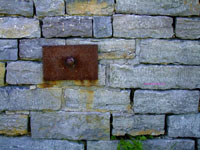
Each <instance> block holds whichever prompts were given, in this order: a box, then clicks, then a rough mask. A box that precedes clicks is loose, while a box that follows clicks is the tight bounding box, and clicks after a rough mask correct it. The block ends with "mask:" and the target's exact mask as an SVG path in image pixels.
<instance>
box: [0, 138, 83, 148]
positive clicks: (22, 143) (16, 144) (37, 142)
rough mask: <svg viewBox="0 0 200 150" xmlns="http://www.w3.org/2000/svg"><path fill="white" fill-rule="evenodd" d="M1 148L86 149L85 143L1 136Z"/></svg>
mask: <svg viewBox="0 0 200 150" xmlns="http://www.w3.org/2000/svg"><path fill="white" fill-rule="evenodd" d="M0 145H1V148H0V149H1V150H84V144H83V143H76V142H72V141H67V140H41V139H32V138H30V137H3V136H1V137H0Z"/></svg>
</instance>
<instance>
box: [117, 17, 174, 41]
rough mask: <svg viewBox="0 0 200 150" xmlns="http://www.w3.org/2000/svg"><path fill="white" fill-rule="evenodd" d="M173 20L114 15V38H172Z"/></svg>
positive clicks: (168, 18)
mask: <svg viewBox="0 0 200 150" xmlns="http://www.w3.org/2000/svg"><path fill="white" fill-rule="evenodd" d="M172 23H173V19H172V18H170V17H165V16H137V15H114V16H113V33H114V35H113V36H114V37H125V38H171V37H172V36H173V28H172Z"/></svg>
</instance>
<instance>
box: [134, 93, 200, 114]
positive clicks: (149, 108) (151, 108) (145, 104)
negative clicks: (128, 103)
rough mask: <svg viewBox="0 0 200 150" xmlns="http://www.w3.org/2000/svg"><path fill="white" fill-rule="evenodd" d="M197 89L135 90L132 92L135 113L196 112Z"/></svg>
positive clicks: (197, 103) (197, 102)
mask: <svg viewBox="0 0 200 150" xmlns="http://www.w3.org/2000/svg"><path fill="white" fill-rule="evenodd" d="M199 97H200V96H199V91H187V90H169V91H151V90H136V91H135V93H134V98H133V100H134V112H135V113H144V114H146V113H155V114H162V113H174V114H181V113H198V105H199Z"/></svg>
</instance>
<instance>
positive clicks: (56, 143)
mask: <svg viewBox="0 0 200 150" xmlns="http://www.w3.org/2000/svg"><path fill="white" fill-rule="evenodd" d="M118 143H119V141H117V140H115V141H87V150H103V149H106V150H116V149H117V145H118ZM0 144H1V148H2V149H6V150H14V149H20V148H24V149H29V150H36V149H48V150H53V149H59V150H60V149H70V150H84V144H83V143H76V142H72V141H67V140H46V139H45V140H43V139H33V138H30V137H3V136H1V137H0ZM198 144H200V140H198ZM142 145H143V150H161V149H165V150H172V149H177V150H195V141H194V140H190V139H153V140H146V141H142ZM198 148H200V147H199V146H198Z"/></svg>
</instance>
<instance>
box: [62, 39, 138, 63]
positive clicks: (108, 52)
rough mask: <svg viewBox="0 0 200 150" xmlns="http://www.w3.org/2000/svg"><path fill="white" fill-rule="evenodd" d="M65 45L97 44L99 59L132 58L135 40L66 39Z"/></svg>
mask: <svg viewBox="0 0 200 150" xmlns="http://www.w3.org/2000/svg"><path fill="white" fill-rule="evenodd" d="M66 44H67V45H74V44H75V45H77V44H79V45H81V44H97V45H98V51H99V54H98V58H99V59H132V58H134V57H135V49H136V45H135V40H125V39H67V41H66Z"/></svg>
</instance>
